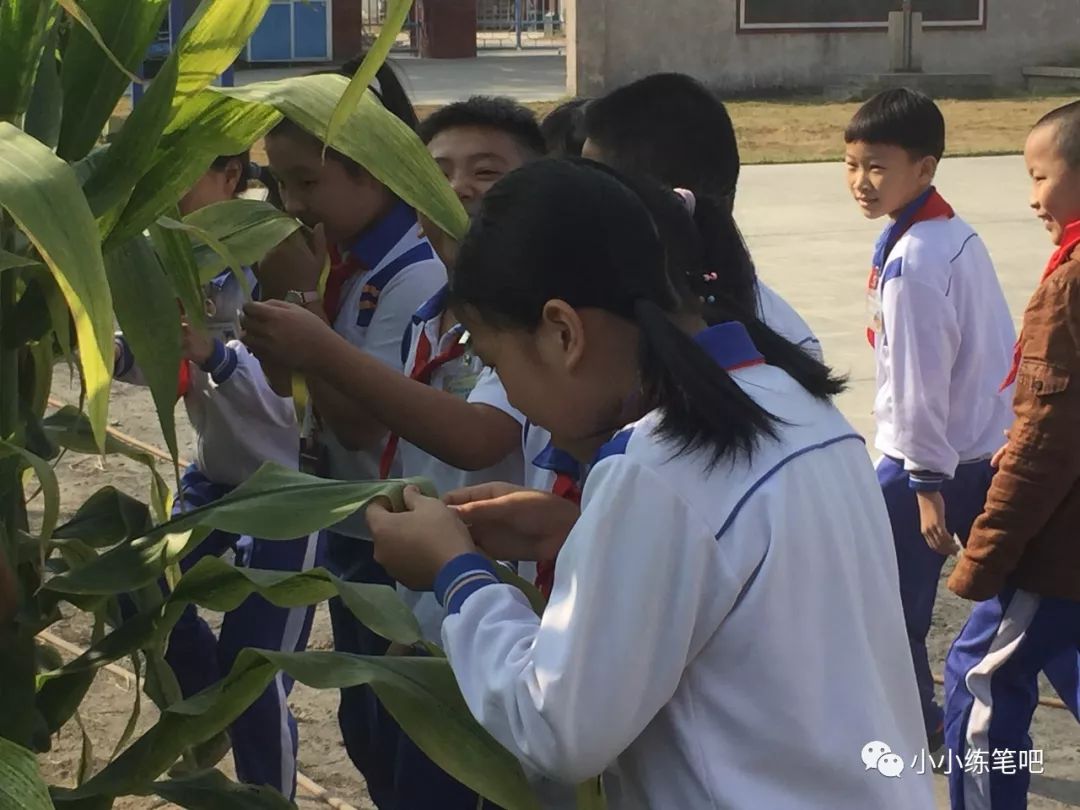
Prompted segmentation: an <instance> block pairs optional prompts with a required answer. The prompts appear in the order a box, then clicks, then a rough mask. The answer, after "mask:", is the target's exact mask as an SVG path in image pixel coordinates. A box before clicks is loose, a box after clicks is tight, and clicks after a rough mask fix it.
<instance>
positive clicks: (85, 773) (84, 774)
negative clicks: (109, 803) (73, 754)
mask: <svg viewBox="0 0 1080 810" xmlns="http://www.w3.org/2000/svg"><path fill="white" fill-rule="evenodd" d="M75 725H76V726H78V727H79V735H80V736H81V737H82V745H81V746H80V747H79V767H78V770H77V771H76V772H75V784H76V785H82V784H85V783H86V780H87V779H89V778H90V775H91V774H92V773H93V771H94V744H93V743H92V742H91V741H90V735H89V734H87V733H86V726H84V725H83V721H82V717H81V716H80V715H79V712H78V711H77V710H76V712H75Z"/></svg>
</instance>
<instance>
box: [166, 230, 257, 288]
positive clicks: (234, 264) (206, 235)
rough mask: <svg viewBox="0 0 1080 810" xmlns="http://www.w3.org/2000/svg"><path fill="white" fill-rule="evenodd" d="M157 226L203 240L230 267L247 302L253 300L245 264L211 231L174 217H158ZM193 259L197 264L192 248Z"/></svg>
mask: <svg viewBox="0 0 1080 810" xmlns="http://www.w3.org/2000/svg"><path fill="white" fill-rule="evenodd" d="M157 224H158V225H160V226H161V227H162V228H166V229H168V230H170V231H182V232H184V233H188V234H190V235H192V236H194V237H195V238H197V239H199V240H201V241H202V243H203V244H205V245H206V246H207V247H209V248H210V249H211V250H212V251H214V253H216V254H217V256H218V258H219V259H220V260H221V261H222V262H223V263H224V265H225V266H226V267H228V268H229V270H230V271H232V275H233V277H234V278H235V279H236V281H237V283H239V285H240V289H242V290H243V291H244V298H245V299H246V300H250V299H251V284H250V282H248V280H247V276H246V275H244V265H243V263H242V262H241V261H240V259H238V258H237V257H236V255H235V254H233V252H232V250H230V249H229V247H228V246H227V245H225V244H224V243H223V242H222V241H221V240H220V239H218V238H217V237H216V236H214V235H213V234H212V233H210V232H209V231H207V230H205V229H203V228H200V227H199V226H198V225H194V224H192V223H190V222H187V221H183V222H181V221H178V220H175V219H173V218H172V217H158V220H157ZM191 258H192V261H193V262H196V263H197V261H196V259H195V252H194V248H192V253H191ZM195 279H196V281H201V273H200V272H199V270H198V269H196V271H195Z"/></svg>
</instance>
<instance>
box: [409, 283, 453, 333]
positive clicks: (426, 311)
mask: <svg viewBox="0 0 1080 810" xmlns="http://www.w3.org/2000/svg"><path fill="white" fill-rule="evenodd" d="M449 294H450V285H449V284H444V285H443V288H442V289H441V290H439V291H438V292H437V293H435V294H434V295H433V296H431V298H429V299H428V300H427V301H425V302H424V303H423V304H421V305H420V309H418V310H416V312H414V313H413V316H412V322H413V323H414V324H416V325H417V326H419V325H420V324H422V323H425V322H427V321H431V320H434V319H435V318H437V317H439V316H440V315H442V314H443V312H444V311H446V298H447V296H448V295H449Z"/></svg>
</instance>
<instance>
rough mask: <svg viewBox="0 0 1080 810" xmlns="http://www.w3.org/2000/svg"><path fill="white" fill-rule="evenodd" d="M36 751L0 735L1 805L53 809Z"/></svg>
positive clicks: (14, 808)
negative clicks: (39, 768) (39, 767)
mask: <svg viewBox="0 0 1080 810" xmlns="http://www.w3.org/2000/svg"><path fill="white" fill-rule="evenodd" d="M52 807H53V803H52V800H51V799H50V798H49V789H48V788H47V787H45V782H44V781H42V779H41V774H40V772H39V771H38V764H37V757H36V756H34V753H33V751H29V750H27V749H25V748H23V747H22V746H21V745H16V744H15V743H13V742H11V741H10V740H5V739H4V738H3V737H0V808H3V810H52Z"/></svg>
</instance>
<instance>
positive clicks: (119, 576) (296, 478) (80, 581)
mask: <svg viewBox="0 0 1080 810" xmlns="http://www.w3.org/2000/svg"><path fill="white" fill-rule="evenodd" d="M46 424H47V423H46ZM409 483H413V484H417V485H420V486H421V487H423V488H425V489H427V491H428V492H431V488H430V484H429V483H427V482H426V481H423V480H410V481H376V482H362V481H360V482H358V481H330V480H327V479H323V478H316V477H315V476H312V475H306V474H305V473H301V472H298V471H296V470H287V469H285V468H283V467H278V466H275V465H272V464H266V465H264V466H263V467H261V468H260V469H259V470H258V471H257V472H256V473H255V475H253V476H252V477H251V478H249V479H248V480H247V481H245V482H244V483H243V484H241V485H240V486H239V487H237V488H236V489H235V490H233V491H232V492H231V493H229V494H228V495H227V496H225V497H224V498H221V499H220V500H217V501H215V502H213V503H211V504H208V505H207V506H202V507H199V508H198V509H192V510H190V511H187V512H184V513H183V514H181V515H178V516H176V517H174V518H173V519H172V520H170V521H168V522H167V523H163V524H162V525H160V526H158V527H156V528H155V529H154V530H153V531H152V532H150V533H149V534H147V535H145V536H144V537H140V538H139V539H137V540H135V541H133V542H131V543H125V544H122V545H120V546H117V547H116V548H114V549H111V550H110V551H108V552H106V553H105V554H103V555H102V556H101V557H100V558H99V559H98V560H97V561H96V562H94V563H92V564H91V565H88V566H87V567H85V568H82V569H79V570H78V571H72V572H69V573H67V574H62V575H60V576H58V577H54V578H53V579H51V580H49V582H48V583H47V584H46V586H45V587H46V589H47V590H50V591H54V592H58V593H81V594H101V595H107V594H110V593H115V592H117V591H126V590H134V589H135V588H138V587H141V586H143V585H148V584H150V583H151V582H153V581H154V580H155V579H157V578H158V577H160V576H161V575H162V573H163V572H164V569H165V567H166V566H167V565H169V564H172V563H173V562H176V561H177V560H179V559H180V558H181V555H182V554H183V553H184V552H185V551H186V550H187V549H188V548H189V546H191V545H193V544H194V543H195V542H197V541H198V540H199V539H201V538H200V537H199V534H198V533H199V532H200V531H201V532H202V534H203V535H205V533H206V532H208V531H210V530H211V529H221V530H223V531H228V532H236V533H238V534H249V535H252V536H254V537H259V538H263V539H267V540H291V539H293V538H296V537H305V536H307V535H308V534H310V533H311V532H313V531H316V530H318V529H322V528H325V527H326V526H331V525H333V524H335V523H337V522H339V521H341V520H342V519H343V518H345V517H348V516H349V515H351V514H353V513H354V512H356V511H357V510H359V509H362V508H363V507H364V506H366V505H367V504H368V503H370V502H371V501H372V500H374V499H376V498H384V499H386V500H388V501H390V503H391V505H392V506H394V507H395V508H397V509H401V508H402V507H403V503H402V491H403V490H404V488H405V486H406V485H407V484H409ZM193 531H194V532H195V534H194V535H192V532H193ZM358 542H363V541H358Z"/></svg>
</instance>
